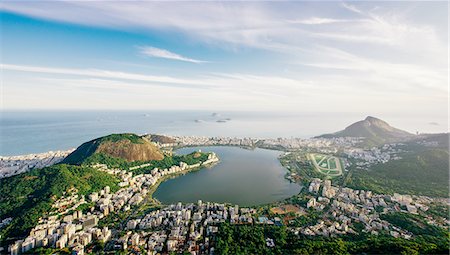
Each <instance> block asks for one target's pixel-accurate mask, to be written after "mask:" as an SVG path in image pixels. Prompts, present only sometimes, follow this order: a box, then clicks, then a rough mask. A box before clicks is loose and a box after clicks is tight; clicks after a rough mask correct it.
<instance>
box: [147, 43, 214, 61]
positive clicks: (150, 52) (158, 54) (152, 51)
mask: <svg viewBox="0 0 450 255" xmlns="http://www.w3.org/2000/svg"><path fill="white" fill-rule="evenodd" d="M139 51H140V53H141V54H142V55H144V56H148V57H155V58H166V59H172V60H179V61H185V62H191V63H196V64H199V63H207V62H208V61H203V60H198V59H193V58H188V57H183V56H181V55H179V54H176V53H173V52H170V51H168V50H165V49H160V48H156V47H152V46H144V47H139Z"/></svg>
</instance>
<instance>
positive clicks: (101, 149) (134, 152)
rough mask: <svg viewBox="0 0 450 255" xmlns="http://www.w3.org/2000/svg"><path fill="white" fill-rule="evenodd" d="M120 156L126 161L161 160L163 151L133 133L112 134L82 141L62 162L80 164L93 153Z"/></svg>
mask: <svg viewBox="0 0 450 255" xmlns="http://www.w3.org/2000/svg"><path fill="white" fill-rule="evenodd" d="M98 153H103V154H105V155H108V156H112V157H117V158H122V159H124V160H126V161H149V160H161V159H163V158H164V155H163V153H162V152H161V151H160V150H159V149H158V148H157V147H156V146H155V145H154V144H153V143H151V142H150V141H148V140H147V139H144V138H142V137H140V136H138V135H135V134H112V135H108V136H104V137H100V138H97V139H94V140H92V141H89V142H86V143H83V144H82V145H80V146H79V147H78V148H77V149H76V150H75V151H74V152H72V153H71V154H70V155H69V156H67V157H66V158H65V159H64V161H63V163H66V164H72V165H80V164H82V163H83V162H84V161H85V160H86V159H87V158H89V157H90V156H92V155H94V154H98Z"/></svg>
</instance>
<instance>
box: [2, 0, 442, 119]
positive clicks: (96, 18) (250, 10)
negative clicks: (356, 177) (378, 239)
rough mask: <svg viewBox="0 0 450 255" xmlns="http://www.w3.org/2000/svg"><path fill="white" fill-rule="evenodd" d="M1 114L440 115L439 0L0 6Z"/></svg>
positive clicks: (22, 3)
mask: <svg viewBox="0 0 450 255" xmlns="http://www.w3.org/2000/svg"><path fill="white" fill-rule="evenodd" d="M0 12H1V83H2V86H1V94H2V98H1V99H2V109H3V110H36V109H51V110H66V109H100V110H101V109H126V110H133V109H151V110H199V109H210V110H214V111H217V110H230V111H237V110H247V111H253V110H258V111H294V112H295V111H302V112H367V113H392V114H398V115H402V114H408V115H412V114H419V115H422V116H423V115H436V116H438V118H440V120H442V119H445V118H448V99H449V98H448V97H449V91H448V73H449V70H448V12H449V7H448V3H447V2H446V1H442V2H436V1H428V2H418V1H414V2H413V1H410V2H406V1H401V2H393V1H391V2H380V1H372V2H371V1H357V2H356V1H349V2H346V1H331V2H312V1H297V2H289V1H278V2H268V1H265V2H256V1H252V2H231V1H228V2H218V1H209V2H199V1H197V2H187V1H183V2H173V1H169V2H155V1H140V2H137V1H121V2H116V1H70V0H69V1H39V0H35V1H7V0H6V1H2V2H1V3H0Z"/></svg>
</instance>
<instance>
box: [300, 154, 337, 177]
mask: <svg viewBox="0 0 450 255" xmlns="http://www.w3.org/2000/svg"><path fill="white" fill-rule="evenodd" d="M308 158H309V160H310V161H311V162H312V163H313V165H314V168H315V169H316V170H317V171H319V172H320V173H323V174H325V175H327V176H330V177H335V176H340V175H342V165H341V162H340V160H339V158H337V157H334V156H329V155H324V154H316V153H311V154H308Z"/></svg>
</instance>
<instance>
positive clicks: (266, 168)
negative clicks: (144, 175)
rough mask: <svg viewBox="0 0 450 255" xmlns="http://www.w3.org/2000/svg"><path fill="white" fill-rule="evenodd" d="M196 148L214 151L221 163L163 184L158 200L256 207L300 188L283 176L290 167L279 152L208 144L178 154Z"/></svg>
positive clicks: (294, 192)
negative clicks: (280, 159)
mask: <svg viewBox="0 0 450 255" xmlns="http://www.w3.org/2000/svg"><path fill="white" fill-rule="evenodd" d="M197 150H201V151H203V152H215V153H216V154H217V155H218V157H219V158H220V162H219V163H218V164H216V165H214V166H212V167H211V168H204V169H201V170H199V171H195V172H191V173H188V174H185V175H182V176H178V177H175V178H173V179H170V180H167V181H165V182H163V183H161V185H160V186H159V187H158V189H157V190H156V191H155V193H154V194H153V196H154V197H155V198H156V199H158V200H159V201H161V202H162V203H164V204H171V203H177V202H183V203H190V202H197V201H198V200H202V201H210V202H220V203H225V202H227V203H232V204H238V205H241V206H255V205H261V204H267V203H271V202H275V201H279V200H282V199H285V198H288V197H290V196H293V195H296V194H298V192H299V191H300V189H301V186H300V185H298V184H296V183H291V182H289V181H288V180H286V179H285V178H284V176H285V174H286V173H287V170H286V169H285V168H283V167H282V166H281V164H280V162H279V161H278V156H280V155H281V153H282V152H280V151H274V150H266V149H259V148H257V149H254V150H248V149H243V148H239V147H230V146H208V147H189V148H182V149H179V150H177V151H176V153H177V154H186V153H190V152H193V151H197Z"/></svg>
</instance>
